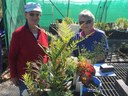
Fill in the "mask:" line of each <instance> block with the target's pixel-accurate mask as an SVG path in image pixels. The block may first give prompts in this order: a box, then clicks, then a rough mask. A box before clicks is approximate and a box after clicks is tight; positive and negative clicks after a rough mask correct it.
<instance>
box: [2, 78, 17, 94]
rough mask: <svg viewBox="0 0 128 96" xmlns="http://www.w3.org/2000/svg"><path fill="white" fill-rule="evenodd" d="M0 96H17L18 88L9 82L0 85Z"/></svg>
mask: <svg viewBox="0 0 128 96" xmlns="http://www.w3.org/2000/svg"><path fill="white" fill-rule="evenodd" d="M0 96H19V88H18V87H16V86H14V85H12V83H11V81H10V80H8V81H6V82H3V83H0Z"/></svg>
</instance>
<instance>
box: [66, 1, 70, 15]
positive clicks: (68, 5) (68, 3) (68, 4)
mask: <svg viewBox="0 0 128 96" xmlns="http://www.w3.org/2000/svg"><path fill="white" fill-rule="evenodd" d="M69 6H70V0H68V8H67V17H68V15H69Z"/></svg>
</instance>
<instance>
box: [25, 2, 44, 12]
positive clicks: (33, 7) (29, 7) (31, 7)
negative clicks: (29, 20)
mask: <svg viewBox="0 0 128 96" xmlns="http://www.w3.org/2000/svg"><path fill="white" fill-rule="evenodd" d="M24 10H25V12H30V11H38V12H42V9H41V5H40V4H39V3H36V2H28V3H27V4H26V5H25V6H24Z"/></svg>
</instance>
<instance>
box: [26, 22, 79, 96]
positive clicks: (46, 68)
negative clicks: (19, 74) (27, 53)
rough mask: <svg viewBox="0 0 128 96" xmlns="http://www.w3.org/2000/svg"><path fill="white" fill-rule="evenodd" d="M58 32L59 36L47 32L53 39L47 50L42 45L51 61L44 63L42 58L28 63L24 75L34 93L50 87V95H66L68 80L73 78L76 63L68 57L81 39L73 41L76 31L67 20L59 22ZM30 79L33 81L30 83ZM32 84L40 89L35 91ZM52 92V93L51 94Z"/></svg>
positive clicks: (31, 91)
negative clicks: (68, 60) (72, 29)
mask: <svg viewBox="0 0 128 96" xmlns="http://www.w3.org/2000/svg"><path fill="white" fill-rule="evenodd" d="M57 32H58V36H53V35H51V34H49V33H47V34H48V35H49V36H51V37H52V40H51V42H50V45H49V48H48V49H47V50H45V49H43V47H42V49H43V50H44V51H45V52H46V54H48V56H49V59H50V60H49V62H48V63H47V64H43V62H42V61H41V60H38V61H36V62H30V63H31V64H27V65H28V72H27V73H26V74H25V75H24V82H25V84H26V85H27V87H28V89H29V92H30V93H32V94H33V93H34V92H36V93H40V94H41V92H42V91H44V90H45V89H46V88H50V89H51V91H50V92H49V96H54V95H53V93H54V94H55V96H60V94H61V93H62V95H61V96H65V94H63V93H65V90H68V89H67V83H66V82H68V81H69V80H70V79H71V78H72V75H73V73H74V72H75V70H76V64H73V61H71V62H67V58H69V57H70V56H71V54H72V52H73V50H75V48H76V45H77V43H78V42H79V41H71V38H72V37H73V36H74V35H75V33H74V32H72V31H71V28H70V26H69V25H67V23H66V22H65V21H63V22H62V24H58V30H57ZM40 47H41V45H40ZM30 65H31V66H30ZM68 72H70V74H68ZM30 74H31V75H30ZM30 79H32V80H30ZM28 80H30V81H31V83H30V84H29V82H28ZM42 81H43V82H42ZM32 84H33V85H34V88H35V89H38V90H36V91H35V90H33V89H31V88H32V87H31V85H32ZM44 85H45V86H44ZM51 93H52V95H50V94H51ZM57 94H58V95H57ZM66 96H71V95H66Z"/></svg>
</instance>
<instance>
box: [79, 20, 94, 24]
mask: <svg viewBox="0 0 128 96" xmlns="http://www.w3.org/2000/svg"><path fill="white" fill-rule="evenodd" d="M91 22H92V21H91V20H87V21H86V22H85V21H79V24H80V25H81V24H90V23H91Z"/></svg>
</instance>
